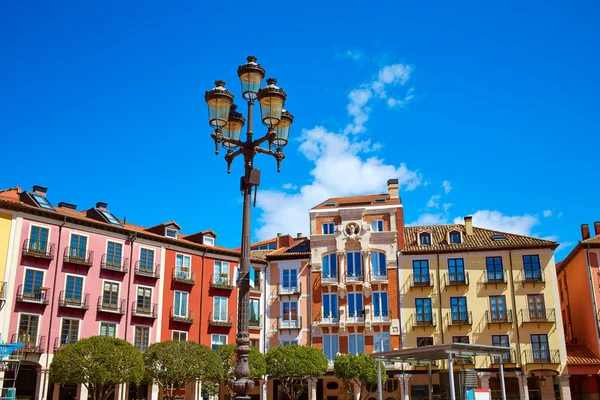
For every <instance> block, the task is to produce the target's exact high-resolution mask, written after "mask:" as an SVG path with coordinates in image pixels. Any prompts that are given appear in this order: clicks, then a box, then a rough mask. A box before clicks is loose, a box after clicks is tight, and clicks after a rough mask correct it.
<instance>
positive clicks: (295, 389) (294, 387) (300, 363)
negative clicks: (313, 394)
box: [266, 344, 328, 400]
mask: <svg viewBox="0 0 600 400" xmlns="http://www.w3.org/2000/svg"><path fill="white" fill-rule="evenodd" d="M266 358H267V374H268V375H269V378H272V379H277V380H278V381H279V382H281V385H282V386H283V391H284V392H285V393H286V394H287V395H288V396H289V397H290V398H291V399H292V400H297V399H298V398H299V397H300V396H301V395H302V393H304V391H305V390H306V386H307V385H308V380H309V379H311V378H318V377H320V376H322V375H324V374H326V373H327V365H328V362H327V357H325V355H324V354H323V353H322V352H321V351H319V350H317V349H315V348H313V347H309V346H298V345H296V344H293V345H290V346H279V347H275V348H273V349H270V350H269V351H268V352H267V356H266Z"/></svg>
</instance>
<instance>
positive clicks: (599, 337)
mask: <svg viewBox="0 0 600 400" xmlns="http://www.w3.org/2000/svg"><path fill="white" fill-rule="evenodd" d="M585 264H586V271H587V273H588V282H589V284H590V293H591V294H592V304H593V305H594V307H593V308H592V314H593V318H594V321H596V323H595V324H594V326H595V327H596V341H597V342H598V348H599V349H600V328H599V327H598V310H597V309H596V307H597V305H596V293H595V289H594V281H593V278H592V264H591V263H590V246H589V245H588V247H587V248H586V249H585Z"/></svg>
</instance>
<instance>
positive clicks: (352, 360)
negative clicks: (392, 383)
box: [333, 353, 385, 400]
mask: <svg viewBox="0 0 600 400" xmlns="http://www.w3.org/2000/svg"><path fill="white" fill-rule="evenodd" d="M384 371H385V369H384ZM333 374H334V375H335V377H336V378H338V379H341V380H342V383H343V387H344V391H345V392H346V394H347V395H348V397H349V398H350V399H354V398H355V396H356V392H355V387H358V393H359V394H360V399H361V400H364V399H366V398H368V397H369V395H370V394H371V393H373V391H374V390H377V362H376V361H375V360H374V359H373V358H371V357H369V356H368V355H366V354H364V353H360V354H359V355H354V354H341V355H338V356H337V357H335V360H334V361H333ZM382 380H383V376H382Z"/></svg>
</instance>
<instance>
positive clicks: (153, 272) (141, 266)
mask: <svg viewBox="0 0 600 400" xmlns="http://www.w3.org/2000/svg"><path fill="white" fill-rule="evenodd" d="M134 272H135V274H136V275H138V276H145V277H147V278H156V279H158V278H160V264H152V263H148V262H142V261H141V260H138V261H136V262H135V271H134Z"/></svg>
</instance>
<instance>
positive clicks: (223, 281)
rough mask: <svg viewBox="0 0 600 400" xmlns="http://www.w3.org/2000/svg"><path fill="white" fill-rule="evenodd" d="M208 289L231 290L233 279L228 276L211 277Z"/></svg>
mask: <svg viewBox="0 0 600 400" xmlns="http://www.w3.org/2000/svg"><path fill="white" fill-rule="evenodd" d="M210 287H211V288H213V289H225V290H233V278H232V277H231V276H229V274H220V275H211V276H210Z"/></svg>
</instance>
